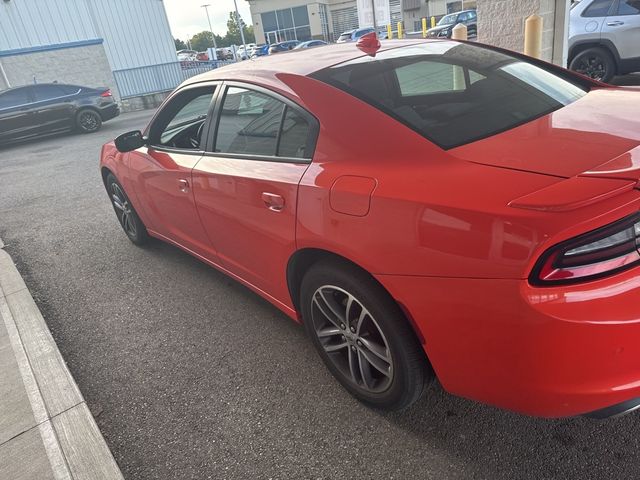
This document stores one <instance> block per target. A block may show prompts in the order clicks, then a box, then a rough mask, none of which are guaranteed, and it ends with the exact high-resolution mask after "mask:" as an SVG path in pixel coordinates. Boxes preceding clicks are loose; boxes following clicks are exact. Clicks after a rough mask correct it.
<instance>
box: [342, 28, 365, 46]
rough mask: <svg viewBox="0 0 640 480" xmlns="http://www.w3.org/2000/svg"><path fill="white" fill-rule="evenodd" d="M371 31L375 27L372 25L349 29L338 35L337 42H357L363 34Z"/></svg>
mask: <svg viewBox="0 0 640 480" xmlns="http://www.w3.org/2000/svg"><path fill="white" fill-rule="evenodd" d="M371 32H373V28H371V27H366V28H356V29H355V30H348V31H346V32H343V33H341V34H340V36H339V37H338V40H336V43H346V42H355V41H356V40H358V39H359V38H360V37H362V36H363V35H366V34H367V33H371Z"/></svg>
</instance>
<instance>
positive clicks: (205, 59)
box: [196, 52, 209, 62]
mask: <svg viewBox="0 0 640 480" xmlns="http://www.w3.org/2000/svg"><path fill="white" fill-rule="evenodd" d="M196 60H198V61H199V62H208V61H209V54H208V53H207V52H198V54H197V55H196Z"/></svg>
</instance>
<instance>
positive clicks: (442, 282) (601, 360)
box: [377, 268, 640, 417]
mask: <svg viewBox="0 0 640 480" xmlns="http://www.w3.org/2000/svg"><path fill="white" fill-rule="evenodd" d="M377 278H378V280H379V281H380V282H381V283H382V284H383V285H385V287H386V288H387V289H388V290H389V291H390V292H391V294H392V295H393V296H394V297H395V298H396V299H397V300H398V302H399V303H400V304H401V305H402V306H403V308H404V309H405V310H406V311H407V313H408V315H409V316H410V317H411V319H412V321H413V323H414V326H415V327H416V330H417V331H418V332H419V334H420V335H422V337H423V345H424V348H425V351H426V352H427V355H428V356H429V359H430V361H431V363H432V365H433V368H434V370H435V372H436V374H437V375H438V378H439V380H440V382H441V383H442V385H443V387H444V388H445V389H446V390H447V391H449V392H451V393H454V394H457V395H460V396H463V397H467V398H470V399H474V400H478V401H481V402H484V403H488V404H492V405H496V406H498V407H502V408H506V409H509V410H513V411H517V412H520V413H524V414H529V415H535V416H542V417H566V416H573V415H581V414H589V413H591V415H592V416H596V417H602V416H603V415H606V414H607V413H609V414H612V415H615V414H618V413H620V412H621V411H624V410H626V409H628V408H626V407H629V408H631V407H634V406H635V404H632V403H630V404H624V405H622V406H620V405H619V404H623V403H624V402H629V401H630V400H634V399H638V398H639V397H640V268H634V269H631V270H629V271H626V272H623V273H621V274H618V275H614V276H612V277H609V278H607V279H601V280H597V281H592V282H588V283H585V284H583V285H570V286H562V287H560V286H558V287H545V288H540V287H532V286H530V285H529V284H528V282H527V281H526V280H503V279H500V280H490V279H456V278H428V277H406V276H387V275H379V276H378V277H377ZM612 406H613V407H612ZM609 407H612V408H611V409H610V410H604V409H608V408H609Z"/></svg>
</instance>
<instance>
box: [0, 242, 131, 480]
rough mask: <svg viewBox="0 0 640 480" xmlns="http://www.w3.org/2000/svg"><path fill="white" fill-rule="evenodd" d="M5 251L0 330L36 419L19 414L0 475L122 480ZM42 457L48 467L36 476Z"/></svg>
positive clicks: (0, 259) (0, 448)
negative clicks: (3, 331)
mask: <svg viewBox="0 0 640 480" xmlns="http://www.w3.org/2000/svg"><path fill="white" fill-rule="evenodd" d="M2 248H4V243H3V242H2V239H0V326H2V324H4V327H5V328H6V332H7V333H8V337H9V341H8V343H9V344H10V345H11V348H12V350H13V355H14V357H15V363H17V368H18V370H19V375H18V374H17V373H16V376H17V377H18V378H21V380H22V383H23V385H24V390H25V391H26V397H27V398H28V402H29V404H30V405H31V411H32V413H33V417H31V415H27V414H26V413H24V412H23V413H22V414H20V413H18V414H16V415H18V416H20V415H22V416H23V417H25V418H24V421H22V419H21V418H18V419H17V423H18V426H17V427H16V431H15V432H14V433H15V435H14V436H13V437H12V438H10V439H8V440H6V442H5V443H2V444H1V445H0V452H2V453H3V454H0V457H5V455H4V454H6V455H7V456H6V457H5V458H7V459H9V461H8V462H6V463H5V461H4V460H3V461H2V462H0V477H2V478H12V479H31V478H33V479H36V478H38V479H39V478H43V477H42V472H46V478H53V479H55V480H62V479H65V480H67V479H68V480H121V479H123V476H122V473H121V472H120V469H119V468H118V465H117V463H116V462H115V460H114V458H113V455H112V454H111V451H110V450H109V447H108V446H107V444H106V442H105V440H104V438H103V437H102V434H101V433H100V430H99V429H98V426H97V425H96V423H95V420H94V418H93V416H92V415H91V413H90V412H89V408H88V407H87V405H86V402H85V400H84V398H83V397H82V394H81V393H80V390H79V388H78V386H77V385H76V383H75V381H74V379H73V377H72V376H71V374H70V373H69V370H68V368H67V365H66V364H65V362H64V360H63V358H62V355H61V354H60V351H59V350H58V347H57V345H56V343H55V341H54V340H53V337H52V336H51V332H50V331H49V329H48V327H47V325H46V323H45V321H44V318H43V317H42V314H41V313H40V310H39V309H38V307H37V305H36V304H35V302H34V300H33V297H32V296H31V294H30V293H29V290H28V288H27V286H26V285H25V283H24V281H23V279H22V276H21V275H20V273H19V272H18V270H17V269H16V267H15V264H14V263H13V260H12V259H11V257H10V256H9V254H8V253H7V252H6V251H5V250H2ZM5 338H6V337H5ZM18 382H19V379H18ZM2 402H3V399H2V398H0V404H1V403H2ZM27 408H28V407H27ZM9 413H11V412H9ZM27 416H28V417H29V418H26V417H27ZM35 432H38V433H39V435H37V434H36V433H35ZM43 450H44V453H43ZM38 454H40V457H42V458H43V459H44V460H42V463H43V464H44V465H45V466H44V467H42V468H43V469H41V470H40V471H38V472H36V470H35V467H34V465H35V464H37V457H38ZM45 455H46V458H45Z"/></svg>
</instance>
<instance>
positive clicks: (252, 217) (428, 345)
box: [100, 39, 640, 417]
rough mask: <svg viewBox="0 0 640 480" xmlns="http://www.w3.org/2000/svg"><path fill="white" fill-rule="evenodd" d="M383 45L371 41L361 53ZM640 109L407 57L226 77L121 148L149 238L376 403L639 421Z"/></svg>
mask: <svg viewBox="0 0 640 480" xmlns="http://www.w3.org/2000/svg"><path fill="white" fill-rule="evenodd" d="M363 44H364V45H363ZM639 145H640V91H637V90H633V89H631V88H622V87H613V86H610V85H605V84H601V83H597V82H594V81H592V80H590V79H587V78H585V77H582V76H580V75H578V74H575V73H572V72H569V71H567V70H564V69H562V68H559V67H556V66H554V65H550V64H547V63H544V62H541V61H537V60H534V59H531V58H528V57H525V56H522V55H519V54H516V53H512V52H508V51H504V50H501V49H497V48H494V47H489V46H486V45H480V44H469V43H464V42H456V41H448V40H435V41H422V40H420V41H415V40H414V41H411V40H403V41H400V40H396V41H388V42H383V43H382V45H379V44H378V42H377V41H375V39H365V40H364V41H361V45H359V47H358V46H356V45H354V44H343V45H335V46H331V47H325V48H321V49H318V50H315V51H313V52H312V53H309V52H306V51H300V52H291V53H287V54H284V55H276V56H273V57H264V58H260V59H258V60H255V61H250V62H242V63H239V64H236V65H233V66H228V67H224V68H220V69H216V70H214V71H212V72H209V73H206V74H203V75H200V76H197V77H194V78H192V79H190V80H188V81H186V82H185V83H183V84H182V85H181V86H179V87H178V88H177V89H176V90H175V91H174V92H173V93H172V94H171V95H170V96H169V97H168V98H167V99H166V101H165V102H164V104H163V105H162V106H161V107H160V109H159V110H158V112H157V113H156V115H155V116H154V118H153V120H152V121H151V123H150V124H149V126H148V127H147V129H146V130H145V131H144V132H140V131H134V132H129V133H126V134H124V135H121V136H120V137H118V138H117V139H116V140H115V142H114V143H108V144H106V145H105V146H104V147H103V149H102V155H101V162H100V168H101V173H102V178H103V179H104V184H105V186H106V189H107V191H108V194H109V198H110V200H111V201H112V203H113V207H114V209H115V212H116V215H117V217H118V220H119V221H120V224H121V225H122V228H123V229H124V231H125V233H126V234H127V236H128V237H129V239H130V240H131V241H132V242H133V243H135V244H137V245H141V244H143V243H144V242H145V241H147V240H148V238H149V237H156V238H159V239H161V240H164V241H166V242H169V243H172V244H174V245H176V246H178V247H180V248H182V249H184V250H186V251H187V252H189V253H190V254H192V255H194V256H195V257H197V258H199V259H200V260H202V261H203V262H206V263H208V264H209V265H212V266H214V267H216V268H218V269H220V270H222V271H223V272H225V273H227V274H228V275H230V276H231V277H233V278H235V279H236V280H238V281H239V282H241V283H243V284H244V285H246V286H248V287H249V288H251V289H252V290H254V291H255V292H256V293H258V294H259V295H261V296H263V297H264V298H266V299H267V300H269V301H270V302H272V303H273V304H274V305H276V306H277V307H278V308H280V309H281V310H282V311H283V312H285V313H286V314H287V315H289V316H290V317H291V318H293V319H294V320H296V321H298V322H301V323H303V324H304V326H305V328H306V330H307V332H308V334H309V336H310V338H311V341H312V342H313V344H314V346H315V347H316V349H317V350H318V352H319V354H320V357H321V358H322V360H323V361H324V363H325V364H326V366H327V368H328V369H329V370H330V371H331V373H332V374H333V375H334V376H335V377H336V379H337V380H338V381H339V382H340V383H341V384H342V385H343V386H344V387H345V388H346V389H347V390H348V391H349V392H350V393H351V394H353V395H354V396H355V397H357V398H358V399H360V400H362V401H363V402H365V403H367V404H369V405H371V406H374V407H379V408H386V409H399V408H403V407H406V406H408V405H410V404H411V403H413V402H414V401H415V400H416V399H417V398H418V397H419V396H420V395H421V393H422V392H423V390H424V386H425V385H426V383H427V382H428V381H429V380H431V379H432V378H433V377H437V378H438V380H439V381H440V383H441V384H442V386H443V387H444V389H445V390H447V391H448V392H451V393H453V394H456V395H461V396H464V397H467V398H471V399H474V400H478V401H481V402H485V403H488V404H492V405H496V406H499V407H502V408H506V409H510V410H514V411H517V412H522V413H525V414H530V415H537V416H544V417H563V416H571V415H578V414H589V415H591V416H594V417H607V416H612V415H617V414H620V413H623V412H627V411H631V410H633V409H635V408H636V407H638V406H640V253H639V246H640V190H639V180H640V146H639Z"/></svg>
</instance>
